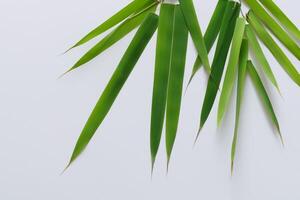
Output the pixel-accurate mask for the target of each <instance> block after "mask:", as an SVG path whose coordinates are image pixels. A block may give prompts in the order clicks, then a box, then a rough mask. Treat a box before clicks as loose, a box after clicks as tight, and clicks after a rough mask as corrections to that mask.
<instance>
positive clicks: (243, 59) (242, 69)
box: [231, 39, 249, 173]
mask: <svg viewBox="0 0 300 200" xmlns="http://www.w3.org/2000/svg"><path fill="white" fill-rule="evenodd" d="M248 49H249V48H248V40H247V39H243V42H242V46H241V52H240V56H239V57H240V59H239V67H238V84H237V97H236V111H235V127H234V136H233V140H232V145H231V173H233V167H234V160H235V153H236V144H237V139H238V129H239V121H240V112H241V104H242V99H243V93H244V86H245V78H246V71H247V60H248Z"/></svg>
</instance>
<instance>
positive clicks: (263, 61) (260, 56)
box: [246, 25, 280, 93]
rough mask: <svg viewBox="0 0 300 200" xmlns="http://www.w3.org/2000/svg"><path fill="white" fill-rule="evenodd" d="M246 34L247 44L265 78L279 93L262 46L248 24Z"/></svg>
mask: <svg viewBox="0 0 300 200" xmlns="http://www.w3.org/2000/svg"><path fill="white" fill-rule="evenodd" d="M246 35H247V38H248V40H249V44H250V46H251V47H252V49H253V53H254V56H255V58H256V59H257V60H258V62H259V63H260V65H261V67H262V69H263V71H264V73H265V75H266V76H267V78H268V79H269V80H270V81H271V83H272V84H273V85H274V86H275V87H276V88H277V90H278V92H279V93H280V90H279V86H278V83H277V81H276V78H275V76H274V74H273V71H272V69H271V67H270V65H269V62H268V60H267V58H266V57H265V55H264V52H263V50H262V48H261V47H260V45H259V42H258V40H257V38H256V35H255V33H254V31H253V30H252V28H251V27H250V26H249V25H247V26H246Z"/></svg>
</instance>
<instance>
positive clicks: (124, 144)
mask: <svg viewBox="0 0 300 200" xmlns="http://www.w3.org/2000/svg"><path fill="white" fill-rule="evenodd" d="M128 2H129V0H119V1H109V0H84V1H78V0H75V1H74V0H52V1H45V0H43V1H42V0H26V1H20V0H1V1H0V36H1V37H0V41H1V42H0V69H1V72H0V199H3V200H17V199H26V200H27V199H28V200H40V199H43V200H48V199H49V200H53V199H56V200H61V199H74V200H75V199H91V200H92V199H106V200H110V199H137V200H140V199H145V200H148V199H149V200H150V199H174V200H175V199H190V200H193V199H205V200H210V199H212V200H219V199H222V200H248V199H249V200H253V199H255V200H265V199H272V200H282V199H289V200H296V199H299V198H300V190H299V186H300V157H299V155H300V145H299V143H300V133H299V126H300V125H299V113H300V107H299V102H300V93H299V88H298V87H297V86H296V85H295V84H294V83H293V82H292V81H291V80H290V79H289V77H288V76H287V75H286V74H285V73H284V71H283V70H282V69H281V67H280V66H279V65H278V64H277V62H276V61H275V60H274V58H273V57H272V56H271V55H270V54H269V53H268V51H266V54H267V57H268V58H269V60H270V63H271V66H272V68H273V70H274V73H275V75H276V77H277V79H278V82H279V85H280V87H281V91H282V94H283V98H282V97H280V95H278V94H277V93H276V91H275V90H274V89H273V87H272V86H271V85H270V84H267V85H268V86H267V87H268V91H269V93H270V96H271V99H272V102H273V104H274V107H275V109H276V113H277V115H278V119H279V121H280V124H281V128H282V134H283V136H284V139H285V143H286V147H285V148H283V147H282V146H281V144H280V142H279V139H278V137H277V136H276V135H275V132H274V131H273V129H272V126H271V124H270V122H269V120H268V119H267V117H266V113H265V112H264V110H263V107H262V104H261V103H260V101H259V98H258V96H257V94H256V92H255V90H254V88H253V86H252V84H251V81H250V79H249V78H248V80H247V84H246V89H245V98H244V102H243V109H242V115H241V128H240V131H239V133H240V138H239V141H238V148H237V152H238V153H237V160H236V168H235V171H234V175H233V176H232V177H231V176H230V145H231V140H232V134H233V126H234V110H235V109H234V102H235V99H232V105H231V108H230V111H229V113H228V115H227V116H226V120H225V122H224V124H223V126H222V127H221V128H219V129H217V127H216V109H215V108H216V107H214V110H213V111H212V114H211V116H210V118H209V120H208V122H207V124H206V126H205V128H204V130H203V132H202V134H201V136H200V138H199V141H198V143H197V145H196V146H195V148H193V141H194V138H195V134H196V131H197V128H198V123H199V116H200V109H201V105H202V101H203V96H204V92H205V83H206V78H205V77H206V76H205V73H203V71H201V72H200V73H199V74H198V75H197V76H196V78H195V80H194V82H193V83H192V85H191V87H190V89H189V91H188V93H187V94H186V96H185V97H184V99H183V105H182V113H181V121H180V126H179V132H178V138H177V141H176V145H175V149H174V154H173V159H172V162H171V166H170V171H169V174H168V175H166V162H165V149H164V145H161V149H160V152H159V156H158V161H157V164H156V168H155V171H154V175H153V178H152V180H151V176H150V150H149V121H150V109H151V107H150V105H151V93H152V80H153V65H154V54H155V37H154V38H153V39H152V41H151V42H150V44H149V46H148V48H147V49H146V50H145V52H144V54H143V56H142V57H141V59H140V62H139V63H138V64H137V66H136V68H135V70H134V71H133V73H132V75H131V77H130V78H129V80H128V82H127V83H126V85H125V87H124V88H123V90H122V92H121V93H120V95H119V97H118V99H117V101H116V103H115V104H114V106H113V108H112V110H111V112H110V113H109V115H108V116H107V118H106V120H105V121H104V123H103V124H102V126H101V127H100V129H99V130H98V131H97V134H96V135H95V137H94V139H93V140H92V142H91V143H90V145H89V147H88V148H87V150H86V152H85V153H84V154H83V156H81V157H80V159H78V161H77V162H76V163H74V165H72V166H71V168H70V169H69V170H68V171H67V172H65V173H64V174H63V175H60V173H61V172H62V170H63V168H64V167H65V165H66V164H67V161H68V159H69V156H70V154H71V152H72V149H73V147H74V144H75V142H76V140H77V137H78V135H79V133H80V131H81V129H82V127H83V125H84V124H85V122H86V120H87V118H88V116H89V114H90V112H91V110H92V108H93V106H94V105H95V103H96V101H97V99H98V97H99V95H100V94H101V92H102V91H103V89H104V87H105V85H106V83H107V82H108V80H109V78H110V76H111V74H112V72H113V70H114V69H115V67H116V65H117V64H118V61H119V60H120V58H121V55H122V54H123V53H124V51H125V49H126V47H127V45H128V42H129V41H130V39H131V38H132V35H133V34H131V35H130V36H128V37H126V38H125V39H123V40H121V41H120V42H119V43H118V44H117V45H115V46H114V47H112V48H111V49H109V50H108V51H107V52H105V53H104V54H103V55H101V56H99V57H98V58H97V59H95V60H94V61H92V62H91V63H90V64H88V65H85V66H84V67H82V68H81V69H79V70H77V71H75V72H73V73H71V74H69V75H67V76H65V77H64V78H62V79H57V77H58V76H59V75H60V74H61V73H63V72H64V71H65V70H67V69H68V67H69V66H71V65H72V64H73V63H74V62H75V61H76V59H78V58H79V57H80V56H81V55H82V54H83V53H84V52H86V50H88V49H89V47H91V46H92V44H94V43H95V41H93V42H91V43H90V44H88V45H85V46H84V47H82V48H79V49H76V50H74V51H72V52H71V53H68V54H66V55H60V53H62V52H63V51H64V50H66V49H67V48H68V47H70V46H71V45H72V44H73V43H74V42H75V41H77V40H78V39H79V38H80V37H82V36H83V35H84V34H85V33H87V32H88V31H89V30H91V29H92V28H94V27H95V26H97V25H98V24H99V23H100V22H103V21H104V20H105V19H106V18H107V17H109V16H110V15H112V14H113V13H114V12H116V11H117V10H119V9H120V8H122V7H123V6H124V5H126V4H127V3H128ZM216 2H217V1H216V0H215V1H200V0H195V5H196V7H197V12H198V15H199V21H200V23H201V26H202V29H203V30H205V28H206V26H207V23H208V20H209V18H210V16H211V14H212V12H213V8H214V6H215V4H216ZM276 2H277V3H278V4H279V5H280V6H281V8H282V9H283V10H284V11H285V12H286V13H288V15H289V16H290V17H291V19H293V21H294V22H295V23H296V24H297V26H298V27H299V26H300V21H299V17H300V15H299V6H300V4H299V1H294V0H293V1H292V0H290V1H280V0H277V1H276ZM101 37H102V36H101ZM101 37H100V38H101ZM96 41H97V40H96ZM288 55H289V57H290V58H291V59H292V61H293V63H295V65H296V67H297V69H300V68H299V61H297V60H296V59H295V58H294V57H293V56H291V55H290V54H288ZM194 58H195V51H194V47H193V46H192V43H191V42H190V46H189V53H188V58H187V70H186V77H188V75H189V74H190V72H191V66H192V64H193V61H194ZM185 81H186V80H185ZM185 84H186V82H185ZM162 144H164V141H162Z"/></svg>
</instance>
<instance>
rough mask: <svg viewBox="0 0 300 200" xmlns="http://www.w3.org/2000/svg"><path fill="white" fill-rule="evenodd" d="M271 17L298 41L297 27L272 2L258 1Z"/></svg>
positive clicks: (299, 37)
mask: <svg viewBox="0 0 300 200" xmlns="http://www.w3.org/2000/svg"><path fill="white" fill-rule="evenodd" d="M259 1H260V2H261V3H262V4H263V5H264V6H265V7H266V8H267V9H268V10H269V11H270V12H271V13H272V15H273V16H274V17H275V18H276V19H277V20H278V21H279V22H280V23H281V24H282V25H283V26H284V27H285V28H286V29H287V30H288V32H290V33H291V34H293V36H294V37H296V38H297V40H299V41H300V30H299V29H298V28H297V26H296V25H295V24H294V23H293V22H292V21H291V20H290V19H289V18H288V17H287V16H286V15H285V14H284V12H283V11H282V10H281V9H280V8H279V7H278V6H277V5H276V4H275V3H274V1H273V0H259Z"/></svg>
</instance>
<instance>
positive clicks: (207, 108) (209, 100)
mask: <svg viewBox="0 0 300 200" xmlns="http://www.w3.org/2000/svg"><path fill="white" fill-rule="evenodd" d="M239 13H240V4H239V3H236V2H233V1H231V2H230V3H229V4H228V5H227V7H226V11H225V15H224V19H223V22H222V26H221V29H220V35H219V38H218V44H217V48H216V52H215V56H214V60H213V64H212V72H211V76H210V78H209V80H208V84H207V88H206V93H205V98H204V102H203V106H202V111H201V119H200V129H199V131H198V135H197V137H198V136H199V133H200V130H201V129H202V127H203V125H204V124H205V122H206V120H207V118H208V116H209V114H210V112H211V109H212V107H213V104H214V101H215V98H216V95H217V92H218V89H219V85H220V81H221V78H222V74H223V71H224V65H225V62H226V58H227V53H228V50H229V47H230V43H231V40H232V36H233V32H234V27H235V22H236V19H237V18H238V16H239ZM212 77H213V78H212Z"/></svg>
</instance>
